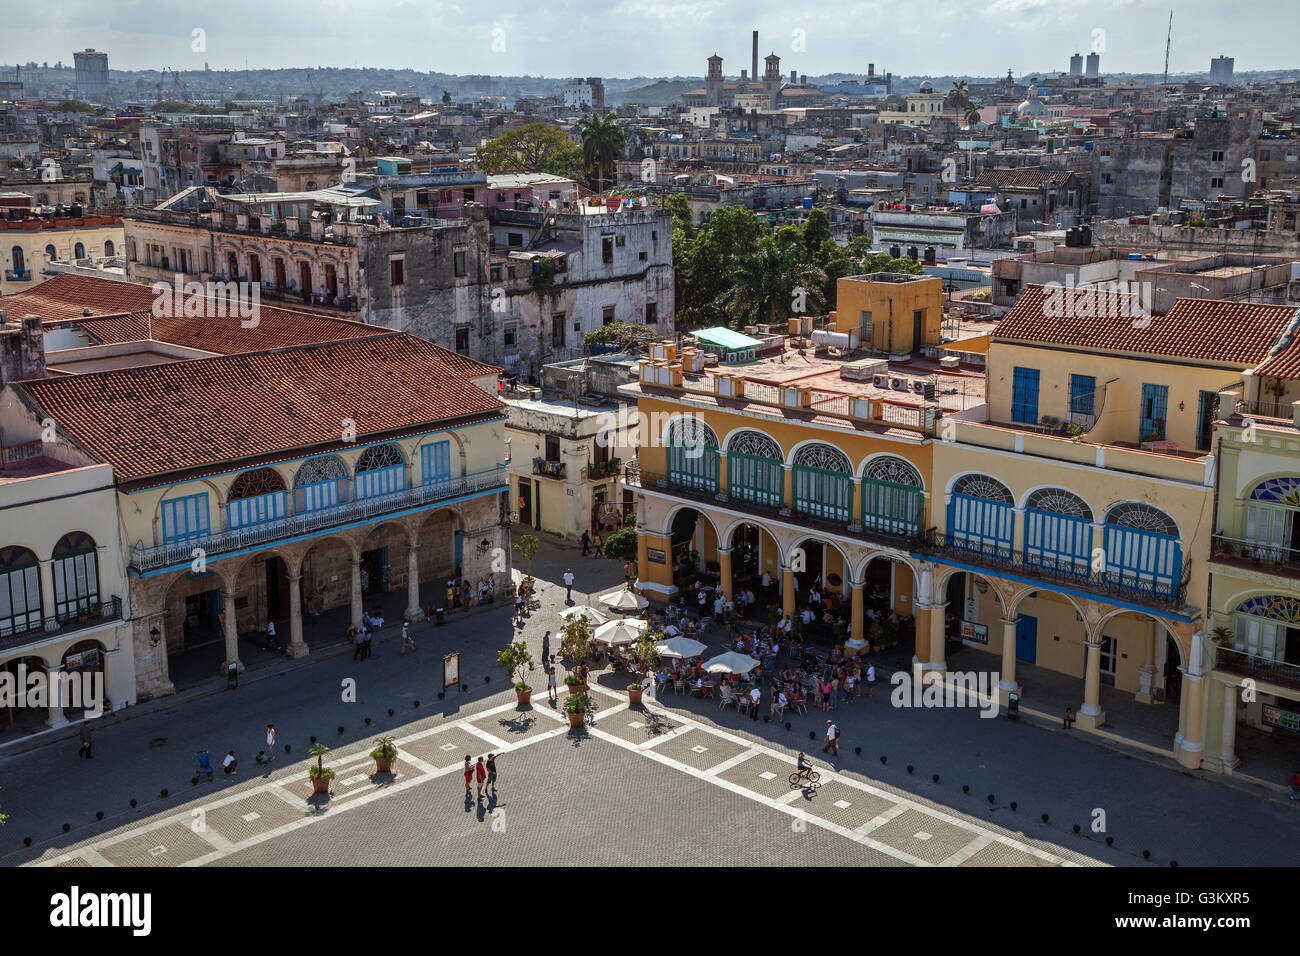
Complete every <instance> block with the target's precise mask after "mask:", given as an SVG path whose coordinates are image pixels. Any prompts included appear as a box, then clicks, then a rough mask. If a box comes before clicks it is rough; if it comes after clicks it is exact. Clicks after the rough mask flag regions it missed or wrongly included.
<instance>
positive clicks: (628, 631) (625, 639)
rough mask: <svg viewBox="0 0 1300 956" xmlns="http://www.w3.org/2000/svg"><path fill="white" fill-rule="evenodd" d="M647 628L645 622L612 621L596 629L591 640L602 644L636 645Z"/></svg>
mask: <svg viewBox="0 0 1300 956" xmlns="http://www.w3.org/2000/svg"><path fill="white" fill-rule="evenodd" d="M646 627H647V625H646V622H645V621H635V620H634V621H610V622H609V623H608V624H602V625H601V626H600V627H598V628H596V633H595V634H593V635H592V636H591V639H592V640H593V641H596V642H598V643H600V644H610V645H614V644H635V643H636V642H637V640H638V639H640V637H641V635H642V633H644V631H645V629H646Z"/></svg>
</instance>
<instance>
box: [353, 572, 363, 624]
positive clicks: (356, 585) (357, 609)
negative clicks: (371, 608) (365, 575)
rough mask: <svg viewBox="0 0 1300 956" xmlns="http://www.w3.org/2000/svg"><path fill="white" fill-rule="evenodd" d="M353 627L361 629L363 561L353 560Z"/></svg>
mask: <svg viewBox="0 0 1300 956" xmlns="http://www.w3.org/2000/svg"><path fill="white" fill-rule="evenodd" d="M351 563H352V626H353V627H355V628H358V629H360V627H361V612H362V607H361V559H360V558H352V561H351Z"/></svg>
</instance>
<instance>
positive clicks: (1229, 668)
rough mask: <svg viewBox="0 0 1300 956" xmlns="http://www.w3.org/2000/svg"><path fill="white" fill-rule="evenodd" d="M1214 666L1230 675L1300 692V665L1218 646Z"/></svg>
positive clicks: (1215, 650)
mask: <svg viewBox="0 0 1300 956" xmlns="http://www.w3.org/2000/svg"><path fill="white" fill-rule="evenodd" d="M1214 666H1215V669H1216V670H1221V671H1226V672H1227V673H1229V674H1236V675H1238V676H1240V677H1250V678H1253V679H1254V680H1257V681H1268V682H1269V683H1270V684H1280V685H1282V686H1283V687H1291V688H1294V689H1297V690H1300V665H1296V664H1291V663H1288V662H1287V661H1277V660H1273V659H1272V658H1268V657H1259V656H1258V655H1256V654H1250V653H1247V652H1246V651H1239V650H1237V649H1235V648H1232V647H1226V646H1224V645H1218V646H1216V647H1215V649H1214Z"/></svg>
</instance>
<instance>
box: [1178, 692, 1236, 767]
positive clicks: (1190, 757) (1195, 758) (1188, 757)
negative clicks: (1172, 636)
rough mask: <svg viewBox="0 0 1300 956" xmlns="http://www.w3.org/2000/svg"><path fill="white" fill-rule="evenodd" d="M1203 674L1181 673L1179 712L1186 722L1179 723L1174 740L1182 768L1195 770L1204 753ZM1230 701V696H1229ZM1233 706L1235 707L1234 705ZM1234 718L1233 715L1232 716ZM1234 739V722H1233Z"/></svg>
mask: <svg viewBox="0 0 1300 956" xmlns="http://www.w3.org/2000/svg"><path fill="white" fill-rule="evenodd" d="M1206 683H1207V681H1206V679H1205V675H1204V674H1193V673H1191V672H1190V671H1189V670H1184V671H1183V691H1182V702H1181V707H1180V710H1182V711H1183V712H1184V713H1186V715H1187V716H1186V720H1182V721H1179V726H1180V727H1181V730H1180V732H1179V734H1178V736H1177V737H1176V738H1175V739H1174V756H1175V757H1177V758H1178V762H1179V763H1180V764H1182V765H1183V766H1184V767H1187V768H1189V769H1192V770H1195V769H1197V768H1198V767H1200V765H1201V757H1202V754H1203V753H1204V751H1205V685H1206ZM1229 698H1230V699H1231V695H1229ZM1234 706H1235V705H1234ZM1234 717H1235V714H1234ZM1234 739H1235V720H1234Z"/></svg>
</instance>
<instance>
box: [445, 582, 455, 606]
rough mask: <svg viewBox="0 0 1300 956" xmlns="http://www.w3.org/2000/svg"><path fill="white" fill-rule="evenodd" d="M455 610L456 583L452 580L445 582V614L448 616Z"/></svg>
mask: <svg viewBox="0 0 1300 956" xmlns="http://www.w3.org/2000/svg"><path fill="white" fill-rule="evenodd" d="M454 610H456V581H455V579H454V578H453V579H452V580H449V581H448V582H447V613H448V614H450V613H451V612H452V611H454Z"/></svg>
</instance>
